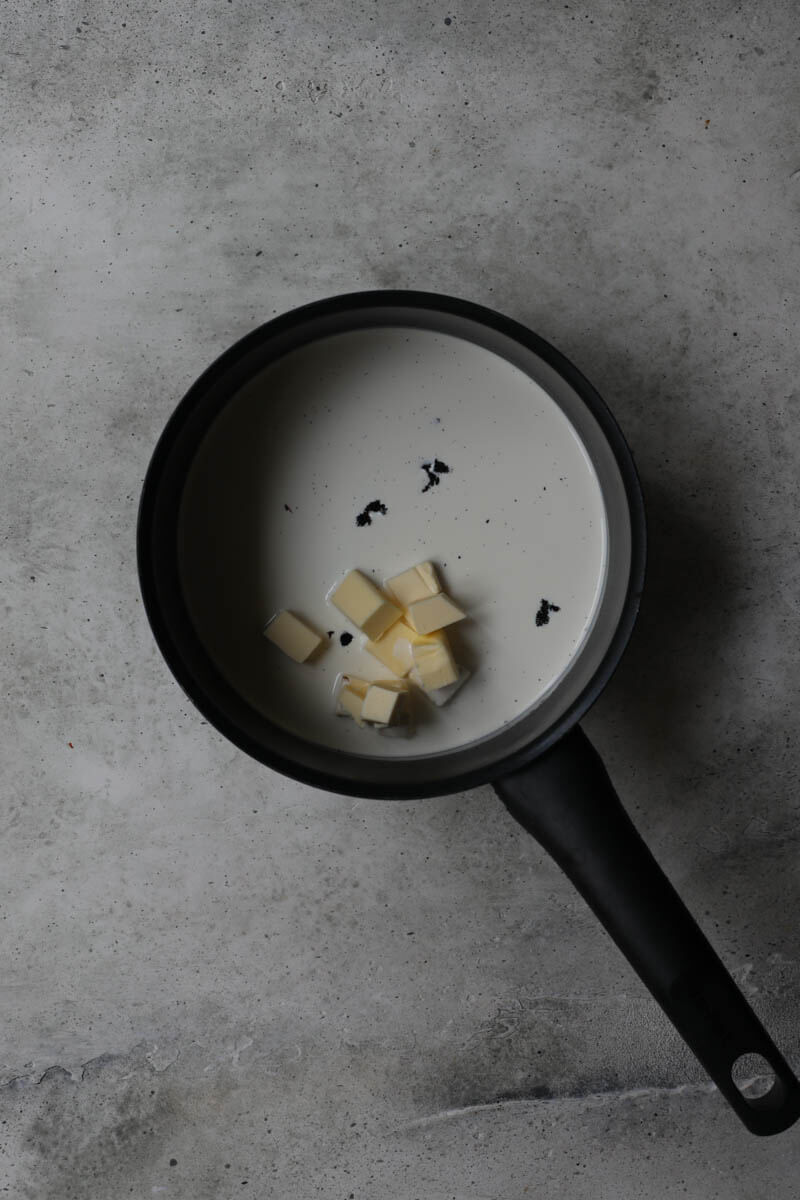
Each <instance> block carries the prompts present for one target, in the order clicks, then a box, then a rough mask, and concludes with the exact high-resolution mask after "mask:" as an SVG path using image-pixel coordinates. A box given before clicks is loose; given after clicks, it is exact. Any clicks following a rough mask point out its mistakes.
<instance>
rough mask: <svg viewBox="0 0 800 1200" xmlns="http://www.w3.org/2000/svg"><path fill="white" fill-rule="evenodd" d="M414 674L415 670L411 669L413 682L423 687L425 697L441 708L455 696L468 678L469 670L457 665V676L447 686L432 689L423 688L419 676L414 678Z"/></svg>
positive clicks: (415, 673)
mask: <svg viewBox="0 0 800 1200" xmlns="http://www.w3.org/2000/svg"><path fill="white" fill-rule="evenodd" d="M416 675H417V672H416V670H413V671H412V672H411V678H412V679H413V680H414V683H416V684H417V685H418V686H419V687H421V688H423V690H424V691H425V695H426V696H427V698H428V699H429V700H430V701H431V702H432V703H433V704H435V705H436V707H437V708H442V707H443V706H444V705H445V704H447V703H449V701H450V700H452V699H453V696H455V694H456V692H458V691H460V690H461V688H462V687H463V686H464V684H465V683H466V682H467V680H468V679H469V676H470V672H469V671H468V670H467V668H466V667H459V668H458V677H457V678H456V680H455V681H454V682H453V683H449V684H448V685H447V687H441V688H434V689H433V690H432V691H427V690H425V688H424V685H423V683H422V680H421V679H420V678H419V677H417V678H415V676H416Z"/></svg>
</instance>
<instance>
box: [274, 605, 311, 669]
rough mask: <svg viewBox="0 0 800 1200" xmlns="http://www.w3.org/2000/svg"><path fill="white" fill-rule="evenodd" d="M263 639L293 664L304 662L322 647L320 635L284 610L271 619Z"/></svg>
mask: <svg viewBox="0 0 800 1200" xmlns="http://www.w3.org/2000/svg"><path fill="white" fill-rule="evenodd" d="M264 637H265V638H266V639H267V641H270V642H272V643H273V644H274V645H276V646H277V647H278V649H279V650H282V651H283V653H284V654H288V656H289V658H293V659H294V661H295V662H305V661H306V659H308V658H310V657H311V655H312V654H314V653H315V651H317V650H318V649H319V648H320V646H321V645H322V638H321V637H320V635H319V634H318V633H315V632H314V630H313V629H309V627H308V625H306V624H305V623H304V622H303V621H301V620H300V618H299V617H296V616H295V615H294V613H290V612H288V610H286V609H284V610H283V612H279V613H278V614H277V616H275V617H273V618H272V620H271V621H270V622H269V624H268V625H267V627H266V629H265V630H264Z"/></svg>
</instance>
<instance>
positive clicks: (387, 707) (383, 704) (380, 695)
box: [361, 679, 409, 725]
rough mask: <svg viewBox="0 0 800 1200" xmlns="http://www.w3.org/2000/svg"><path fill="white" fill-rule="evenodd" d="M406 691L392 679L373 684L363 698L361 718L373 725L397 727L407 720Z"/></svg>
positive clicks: (403, 685)
mask: <svg viewBox="0 0 800 1200" xmlns="http://www.w3.org/2000/svg"><path fill="white" fill-rule="evenodd" d="M408 715H409V708H408V689H407V687H406V685H405V684H404V683H401V682H400V681H399V680H394V679H382V680H380V681H379V682H378V683H373V684H372V685H371V686H370V689H369V691H368V692H367V694H366V697H365V698H364V703H363V706H362V708H361V716H362V718H363V719H364V720H365V721H369V722H370V723H371V724H373V725H399V724H402V723H403V722H404V721H407V720H408Z"/></svg>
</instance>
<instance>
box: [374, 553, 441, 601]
mask: <svg viewBox="0 0 800 1200" xmlns="http://www.w3.org/2000/svg"><path fill="white" fill-rule="evenodd" d="M386 590H387V592H388V593H389V595H390V596H392V597H393V598H394V599H395V600H396V601H397V602H398V604H401V605H402V606H403V608H408V606H409V605H410V604H414V603H415V602H416V601H417V600H425V599H427V597H428V596H436V595H438V593H439V592H440V591H441V590H442V585H441V584H440V583H439V578H438V576H437V574H436V569H435V567H434V565H433V563H429V562H424V563H417V565H416V566H415V567H410V568H409V570H408V571H403V572H402V573H401V574H400V575H394V576H392V578H391V579H387V580H386Z"/></svg>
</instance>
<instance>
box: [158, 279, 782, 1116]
mask: <svg viewBox="0 0 800 1200" xmlns="http://www.w3.org/2000/svg"><path fill="white" fill-rule="evenodd" d="M403 326H406V327H411V328H414V329H424V330H431V331H434V332H438V333H442V334H448V335H451V336H454V337H457V338H463V339H466V340H468V341H470V342H472V343H473V344H474V345H476V346H479V347H483V348H485V349H487V350H489V351H492V352H493V353H494V354H497V355H500V356H501V357H503V358H505V359H506V360H507V361H508V362H510V363H511V364H513V365H514V366H515V367H517V368H518V369H520V370H522V371H523V372H525V373H527V374H528V375H529V376H530V377H531V378H532V379H534V380H535V381H536V382H537V383H538V384H539V385H540V386H542V387H543V388H544V389H545V391H546V392H547V393H548V394H549V396H550V397H551V398H552V399H553V400H554V401H555V402H556V403H557V404H558V405H559V406H560V408H561V409H562V411H563V412H564V414H565V415H566V416H567V418H568V420H569V421H570V422H571V424H572V426H573V427H574V429H575V431H576V432H577V434H578V436H579V438H580V439H581V441H582V442H583V445H584V448H585V450H586V453H587V454H588V456H589V458H590V460H591V462H592V465H593V467H594V470H595V472H596V475H597V478H598V480H599V482H600V487H601V490H602V496H603V503H604V505H605V510H606V516H607V524H608V536H609V542H608V571H607V581H606V585H605V589H604V592H603V596H602V600H601V601H600V604H599V609H598V611H597V614H596V617H595V620H594V623H593V625H592V628H591V631H590V633H589V634H588V636H587V637H586V639H585V641H584V643H583V645H582V647H581V649H580V651H579V652H578V653H577V654H576V655H575V656H574V658H573V660H572V662H571V665H570V667H569V669H568V670H567V671H566V673H565V674H564V675H563V676H562V678H561V679H560V681H559V682H558V683H557V685H556V686H555V687H554V688H553V689H552V690H551V691H550V692H549V694H547V695H546V697H545V698H544V700H543V701H542V702H541V703H539V704H538V705H536V706H534V707H533V708H532V709H530V710H529V711H528V712H526V713H524V714H523V715H522V716H521V717H520V718H519V719H518V720H514V721H512V722H510V723H509V724H507V725H504V726H502V727H501V728H500V729H498V730H497V731H496V732H495V733H493V734H491V735H490V736H488V737H483V738H480V739H479V740H478V741H476V742H474V743H471V744H468V745H465V746H461V747H458V748H457V749H455V750H448V751H446V752H443V753H438V754H428V755H424V756H418V757H415V756H414V754H413V742H409V743H408V745H409V754H408V756H406V757H400V758H397V757H394V758H392V759H381V758H379V757H375V756H366V755H364V756H362V755H360V754H351V753H343V752H342V751H341V750H336V749H332V748H330V747H326V746H323V745H318V744H315V743H313V742H310V741H307V740H305V739H303V738H302V737H300V736H298V735H297V734H296V733H294V732H290V731H288V730H287V729H285V728H282V727H281V726H280V725H279V724H277V723H274V722H273V721H271V720H270V719H268V718H267V717H266V716H265V715H264V714H263V712H261V711H258V710H257V709H256V708H255V707H253V706H252V705H251V703H249V701H248V700H247V698H246V697H245V696H244V695H243V694H242V693H241V692H240V691H237V690H236V689H235V688H234V687H233V686H232V685H231V683H230V682H228V679H227V678H226V677H225V676H224V675H223V674H222V672H221V671H220V670H219V669H218V668H217V666H216V665H215V663H214V661H212V657H211V655H210V654H209V652H208V649H207V647H206V646H205V645H204V644H203V641H202V640H201V638H200V636H199V635H198V632H197V630H196V628H195V626H194V624H193V621H192V619H191V617H190V614H189V607H188V606H187V600H186V596H185V595H184V590H183V586H182V578H181V572H180V567H179V557H180V553H179V544H180V539H181V537H182V536H183V533H182V530H181V503H182V497H183V493H184V487H185V484H186V480H187V476H188V474H189V472H190V469H191V466H192V463H193V461H194V459H195V456H196V454H197V452H198V448H199V447H200V445H201V443H203V441H204V439H205V438H206V435H207V434H208V433H209V430H210V429H211V427H212V425H213V424H214V422H215V421H216V420H217V418H218V417H220V415H221V414H222V413H223V411H224V410H225V409H226V406H227V405H229V403H230V402H231V401H232V399H233V398H234V397H235V396H236V395H237V393H238V392H239V391H240V389H242V388H243V387H244V386H245V385H246V384H247V383H248V381H251V380H252V379H253V378H254V377H255V376H257V375H258V374H259V373H260V372H262V371H263V370H265V368H267V367H269V365H270V364H272V363H274V362H276V360H278V359H279V358H280V357H281V356H283V355H286V354H288V353H290V352H292V351H296V350H298V349H302V348H303V347H307V346H309V345H310V344H312V343H314V342H316V341H317V340H318V339H321V338H326V337H329V336H331V335H334V334H337V333H346V332H349V331H353V330H362V329H372V330H374V329H380V328H382V327H387V328H388V327H391V328H395V329H396V328H397V327H403ZM644 563H645V518H644V508H643V504H642V497H641V492H640V487H639V482H638V479H637V476H636V471H635V469H634V465H633V461H632V458H631V455H630V452H629V450H628V448H627V446H626V444H625V441H624V440H623V437H622V435H621V433H620V431H619V429H618V427H617V425H616V423H615V421H614V419H613V417H612V416H611V414H610V413H609V411H608V409H607V407H606V406H605V404H604V403H603V401H602V400H601V398H600V397H599V395H598V394H597V392H596V391H595V390H594V388H593V387H592V386H591V385H590V384H589V383H588V382H587V380H586V379H585V378H584V377H583V376H582V375H581V374H580V373H579V372H578V371H577V370H576V369H575V368H574V367H573V366H572V365H571V364H570V363H569V362H568V361H567V360H566V359H565V358H564V357H563V355H561V354H559V353H558V352H557V351H556V350H554V349H553V348H552V346H550V345H548V344H547V342H545V341H543V340H542V339H541V338H540V337H537V336H536V335H535V334H534V333H532V332H530V331H529V330H528V329H525V328H523V327H522V326H520V325H518V324H516V323H515V322H513V321H511V320H509V319H507V318H506V317H503V316H500V315H499V314H497V313H495V312H492V311H490V310H488V309H485V308H482V307H479V306H477V305H474V304H470V303H466V302H463V301H460V300H455V299H451V298H449V297H445V296H439V295H431V294H428V293H420V292H411V291H408V292H404V291H398V292H392V291H386V292H365V293H357V294H354V295H347V296H341V297H336V298H333V299H328V300H322V301H320V302H318V303H314V304H309V305H307V306H305V307H303V308H300V309H297V310H295V311H293V312H289V313H287V314H285V315H283V316H280V317H278V318H276V319H275V320H273V321H270V322H268V323H267V324H266V325H263V326H261V327H260V328H259V329H256V330H255V331H254V332H253V333H251V334H249V335H248V336H247V337H245V338H243V339H242V340H241V341H240V342H238V343H237V344H236V345H235V346H233V347H232V348H231V349H230V350H228V351H227V352H226V353H225V354H223V355H222V357H221V358H219V359H218V360H217V362H215V363H214V364H213V366H211V367H210V368H209V369H208V370H207V371H206V372H205V374H204V375H202V376H201V377H200V379H199V380H198V381H197V382H196V383H195V384H194V386H193V387H192V388H191V389H190V391H189V392H188V393H187V395H186V396H185V397H184V398H183V400H182V401H181V403H180V404H179V405H178V407H177V409H176V410H175V412H174V413H173V415H172V417H171V418H170V420H169V422H168V423H167V426H166V428H165V430H164V432H163V434H162V436H161V438H160V440H159V442H158V445H157V446H156V449H155V451H154V453H153V457H152V461H151V463H150V466H149V469H148V472H147V477H146V479H145V483H144V489H143V493H142V499H141V506H140V511H139V524H138V564H139V577H140V582H141V588H142V594H143V598H144V602H145V606H146V610H147V614H148V617H149V620H150V623H151V626H152V629H153V632H154V634H155V637H156V641H157V642H158V645H159V647H160V649H161V652H162V654H163V655H164V658H165V659H166V661H167V663H168V665H169V667H170V668H171V670H172V672H173V674H174V675H175V677H176V679H177V680H178V682H179V683H180V684H181V686H182V687H183V689H184V691H185V692H186V693H187V695H188V696H189V698H190V699H191V700H192V701H193V702H194V704H195V705H196V706H197V708H198V709H199V710H200V712H201V713H202V714H203V715H204V716H205V717H206V718H207V719H208V720H209V721H210V722H211V723H212V724H213V725H214V726H215V727H216V728H217V729H218V730H219V731H220V732H221V733H223V734H224V735H225V736H226V737H227V738H229V739H230V741H232V742H233V743H234V744H235V745H237V746H239V747H240V748H241V749H242V750H244V751H246V752H247V753H248V754H250V755H252V756H253V757H254V758H256V759H258V760H259V761H260V762H262V763H265V764H266V765H267V766H269V767H272V768H273V769H275V770H277V771H281V772H283V773H284V774H286V775H289V776H291V777H293V778H295V779H299V780H302V781H305V782H306V783H310V784H313V785H314V786H317V787H321V788H324V789H326V790H329V791H333V792H340V793H346V794H351V795H357V796H369V797H374V798H381V799H403V798H415V797H425V796H434V795H441V794H445V793H449V792H455V791H461V790H463V789H465V788H469V787H473V786H477V785H479V784H485V783H492V784H493V785H494V788H495V790H496V792H497V794H498V795H499V797H500V799H501V800H502V801H503V802H504V804H505V805H506V807H507V808H508V810H509V811H510V812H511V813H512V815H513V816H514V817H515V818H516V819H517V821H519V823H520V824H521V825H522V826H523V827H524V828H525V829H527V830H528V831H529V832H530V833H531V834H533V836H534V837H536V838H537V839H538V840H539V842H540V843H541V844H542V845H543V846H544V847H545V848H546V849H547V850H548V851H549V853H550V854H551V855H552V856H553V857H554V858H555V860H556V861H557V862H558V863H559V864H560V866H561V867H562V868H563V870H564V871H565V872H566V874H567V875H568V876H569V878H570V879H571V880H572V882H573V883H574V884H575V886H576V887H577V888H578V890H579V891H580V893H581V894H582V896H583V897H584V899H585V900H586V901H587V903H588V904H589V905H590V907H591V908H592V909H593V910H594V912H595V913H596V914H597V916H598V917H599V918H600V920H601V921H602V923H603V925H604V926H605V928H606V929H607V930H608V932H609V933H610V934H611V936H612V937H613V939H614V940H615V942H616V943H617V945H618V946H619V948H620V949H621V950H622V952H623V954H624V955H625V956H626V958H627V959H628V961H629V962H630V963H631V965H632V966H633V968H634V969H635V970H636V972H637V973H638V974H639V976H640V977H641V979H642V980H643V982H644V983H645V984H646V986H647V987H648V988H649V989H650V991H651V992H652V994H653V996H654V997H655V998H656V1000H657V1001H658V1003H659V1004H660V1005H661V1007H662V1008H663V1009H664V1011H665V1013H666V1014H667V1016H668V1017H669V1019H670V1020H671V1021H672V1022H673V1023H674V1025H675V1026H676V1028H677V1029H678V1031H679V1032H680V1033H681V1035H682V1036H683V1038H684V1039H685V1040H686V1042H687V1043H688V1045H689V1046H690V1047H691V1049H692V1050H693V1052H694V1053H695V1054H696V1055H697V1057H698V1059H699V1060H700V1062H701V1063H702V1064H703V1066H704V1067H705V1069H706V1071H707V1072H708V1074H709V1075H710V1077H711V1079H712V1080H713V1081H714V1083H715V1084H716V1085H717V1087H718V1088H719V1090H720V1091H721V1092H722V1094H723V1095H724V1096H725V1098H726V1099H727V1100H728V1102H729V1104H730V1105H731V1106H732V1108H733V1109H734V1110H735V1111H736V1113H737V1114H738V1115H739V1117H740V1118H741V1120H742V1121H743V1122H744V1124H745V1125H746V1126H747V1128H748V1129H750V1130H751V1131H752V1132H753V1133H756V1134H772V1133H778V1132H780V1131H781V1130H784V1129H786V1128H787V1127H788V1126H790V1125H791V1124H792V1123H793V1122H795V1121H796V1120H797V1119H798V1116H800V1085H799V1084H798V1081H797V1079H796V1078H795V1076H794V1074H793V1073H792V1071H791V1070H790V1068H789V1066H788V1064H787V1063H786V1061H785V1060H784V1058H783V1056H782V1055H781V1054H780V1052H779V1051H778V1050H777V1048H776V1046H775V1045H774V1043H773V1042H772V1040H771V1038H770V1037H769V1035H768V1034H767V1032H766V1031H765V1029H764V1028H763V1026H762V1025H761V1023H760V1021H759V1020H758V1018H757V1017H756V1015H755V1014H754V1012H753V1010H752V1009H751V1007H750V1005H749V1004H748V1003H747V1001H746V1000H745V998H744V996H743V995H742V994H741V992H740V991H739V990H738V988H737V987H736V985H735V984H734V982H733V980H732V979H731V977H730V975H729V974H728V972H727V971H726V969H725V967H724V966H723V965H722V963H721V961H720V959H719V958H718V957H717V955H716V953H715V952H714V950H713V949H712V947H711V946H710V944H709V942H708V941H707V940H706V938H705V936H704V935H703V934H702V933H701V931H700V929H699V928H698V926H697V924H696V923H695V921H694V920H693V918H692V917H691V915H690V914H689V912H688V910H687V909H686V907H685V906H684V904H683V902H682V901H681V899H680V897H679V896H678V895H677V893H676V892H675V890H674V889H673V887H672V885H671V884H670V883H669V881H668V880H667V878H666V876H665V875H664V873H663V872H662V871H661V869H660V867H659V866H658V864H657V863H656V861H655V859H654V858H653V857H652V855H651V853H650V851H649V850H648V849H647V847H646V845H645V844H644V842H643V841H642V839H641V837H640V836H639V834H638V833H637V831H636V829H635V828H634V826H633V824H632V823H631V821H630V819H629V818H628V816H627V814H626V812H625V810H624V809H623V807H622V805H621V804H620V801H619V799H618V798H617V795H616V793H615V791H614V789H613V787H612V785H611V783H610V781H609V778H608V775H607V774H606V771H605V769H604V767H603V765H602V763H601V761H600V759H599V757H598V756H597V754H596V752H595V751H594V750H593V748H592V746H591V745H590V744H589V742H588V740H587V739H586V736H585V735H584V734H583V733H582V731H581V730H580V728H579V726H578V721H579V720H580V718H581V717H582V716H583V715H584V713H585V712H586V711H587V709H588V708H589V707H590V706H591V705H592V704H593V703H594V701H595V700H596V699H597V697H598V696H599V694H600V692H601V691H602V690H603V688H604V686H605V684H606V683H607V682H608V680H609V678H610V676H611V674H612V672H613V671H614V668H615V667H616V665H617V663H618V661H619V659H620V657H621V655H622V653H623V650H624V648H625V646H626V644H627V642H628V638H629V636H630V634H631V631H632V628H633V624H634V621H635V618H636V613H637V610H638V606H639V600H640V596H641V590H642V584H643V579H644ZM343 565H344V566H347V565H349V564H343ZM209 569H210V570H213V564H211V565H210V568H209ZM744 1055H758V1056H761V1057H762V1058H763V1059H765V1060H766V1062H767V1063H768V1064H769V1070H770V1071H771V1072H772V1074H773V1075H774V1082H773V1083H772V1086H771V1088H770V1090H769V1091H768V1092H767V1093H766V1094H765V1095H761V1096H759V1097H757V1098H753V1097H751V1096H748V1095H745V1094H744V1092H743V1091H742V1090H740V1088H739V1087H738V1086H737V1084H736V1082H735V1081H734V1074H733V1072H734V1067H735V1065H736V1064H737V1062H738V1060H740V1059H741V1058H742V1056H744Z"/></svg>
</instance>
